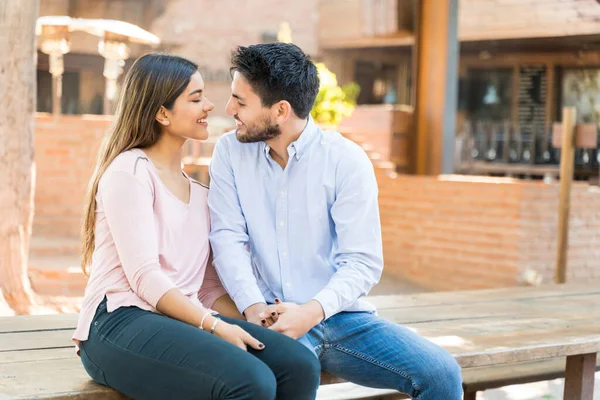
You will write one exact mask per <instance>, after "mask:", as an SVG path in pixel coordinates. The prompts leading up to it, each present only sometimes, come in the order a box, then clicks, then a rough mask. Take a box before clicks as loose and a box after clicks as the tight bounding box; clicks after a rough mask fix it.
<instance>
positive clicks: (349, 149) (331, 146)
mask: <svg viewBox="0 0 600 400" xmlns="http://www.w3.org/2000/svg"><path fill="white" fill-rule="evenodd" d="M321 145H323V146H325V147H326V148H327V151H328V152H329V153H333V154H334V155H335V156H337V157H340V158H344V159H354V160H356V159H364V158H365V157H366V158H368V157H367V154H366V152H365V150H364V149H363V148H362V147H361V146H360V145H358V144H357V143H356V142H353V141H352V140H350V139H348V138H347V137H345V136H344V135H342V134H341V133H339V132H337V131H332V130H321Z"/></svg>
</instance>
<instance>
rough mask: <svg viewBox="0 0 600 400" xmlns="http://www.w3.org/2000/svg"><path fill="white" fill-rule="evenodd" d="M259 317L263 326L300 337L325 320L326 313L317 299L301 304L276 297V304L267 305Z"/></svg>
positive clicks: (293, 337)
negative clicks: (283, 300) (282, 300)
mask: <svg viewBox="0 0 600 400" xmlns="http://www.w3.org/2000/svg"><path fill="white" fill-rule="evenodd" d="M259 317H260V319H261V324H262V325H263V326H265V327H268V328H269V329H272V330H274V331H277V332H279V333H283V334H284V335H286V336H289V337H291V338H292V339H298V338H300V337H302V336H304V335H305V334H306V333H307V332H308V331H310V330H311V329H312V328H313V327H314V326H315V325H317V324H318V323H320V322H321V321H323V319H325V314H324V312H323V308H322V307H321V304H320V303H319V302H318V301H316V300H311V301H309V302H308V303H305V304H302V305H299V304H296V303H288V302H286V303H284V302H281V301H280V300H279V299H275V304H274V305H271V306H267V307H266V308H265V309H264V311H262V312H261V313H259Z"/></svg>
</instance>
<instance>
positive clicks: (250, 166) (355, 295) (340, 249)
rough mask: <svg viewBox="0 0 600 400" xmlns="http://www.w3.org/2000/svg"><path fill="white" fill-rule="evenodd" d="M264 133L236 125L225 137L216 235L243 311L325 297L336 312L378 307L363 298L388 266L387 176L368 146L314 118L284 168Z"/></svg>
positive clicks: (218, 171) (215, 190)
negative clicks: (242, 137) (380, 183)
mask: <svg viewBox="0 0 600 400" xmlns="http://www.w3.org/2000/svg"><path fill="white" fill-rule="evenodd" d="M269 150H270V148H269V146H268V145H267V144H266V143H264V142H259V143H240V142H239V141H238V140H237V138H236V136H235V132H230V133H227V134H225V135H223V136H222V137H221V138H220V139H219V141H218V143H217V145H216V146H215V150H214V154H213V158H212V162H211V166H210V177H211V185H210V191H209V196H208V204H209V208H210V217H211V233H210V243H211V245H212V249H213V257H214V264H215V267H216V270H217V272H218V274H219V276H220V278H221V281H222V282H223V285H224V286H225V288H226V289H227V291H228V292H229V294H230V295H231V297H232V299H233V301H234V302H235V303H236V306H237V307H238V309H239V310H240V311H241V312H243V311H244V310H245V309H246V308H248V307H250V306H251V305H253V304H256V303H260V302H267V303H273V302H274V299H275V298H276V297H278V298H280V299H282V300H283V301H289V302H295V303H299V304H302V303H306V302H308V301H310V300H311V299H315V300H317V301H319V302H320V304H321V305H322V307H323V310H324V311H325V317H326V318H329V317H331V316H332V315H334V314H336V313H338V312H340V311H371V310H374V308H373V306H372V305H371V304H369V303H367V302H366V301H364V300H361V299H360V297H361V296H364V295H366V294H367V293H368V292H369V290H370V289H371V288H372V287H373V286H374V285H375V284H376V283H377V282H378V281H379V278H380V276H381V272H382V270H383V254H382V243H381V226H380V222H379V208H378V204H377V192H378V191H377V182H376V180H375V174H374V171H373V165H372V163H371V161H370V160H369V158H368V157H367V155H366V154H365V152H364V151H363V149H362V148H361V147H359V146H358V145H356V144H355V143H353V142H352V141H350V140H348V139H346V138H344V137H343V136H341V135H340V134H339V133H337V132H331V131H323V130H321V129H320V127H319V126H317V125H316V124H315V123H314V122H313V120H312V119H310V118H309V121H308V123H307V125H306V128H305V129H304V131H303V132H302V134H301V135H300V137H299V139H298V140H297V141H295V142H294V143H291V144H290V145H289V147H288V154H289V161H288V163H287V165H286V167H285V169H283V168H281V166H280V165H279V164H277V162H275V161H274V160H273V159H272V158H271V156H270V155H269Z"/></svg>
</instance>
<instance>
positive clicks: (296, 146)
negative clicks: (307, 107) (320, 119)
mask: <svg viewBox="0 0 600 400" xmlns="http://www.w3.org/2000/svg"><path fill="white" fill-rule="evenodd" d="M318 132H319V127H318V126H317V124H315V121H314V120H313V118H312V117H311V116H310V115H309V116H308V121H307V122H306V126H305V127H304V130H303V131H302V133H301V134H300V136H299V137H298V139H297V140H296V141H295V142H292V143H290V145H289V146H288V154H289V156H290V157H292V156H293V157H296V160H300V158H301V157H302V155H303V154H304V153H305V152H306V150H307V149H308V147H309V146H310V144H311V143H312V141H313V139H314V138H315V137H316V136H317V133H318ZM262 145H263V151H264V152H265V156H266V157H269V151H271V146H269V145H268V144H267V143H266V142H262Z"/></svg>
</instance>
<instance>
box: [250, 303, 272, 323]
mask: <svg viewBox="0 0 600 400" xmlns="http://www.w3.org/2000/svg"><path fill="white" fill-rule="evenodd" d="M266 309H267V304H266V303H256V304H252V305H251V306H250V307H248V308H246V309H245V310H244V315H245V316H246V320H247V321H248V322H252V323H253V324H256V325H261V326H271V324H272V323H273V319H272V318H271V319H268V318H263V317H261V314H262V313H264V311H265V310H266ZM267 324H268V325H267Z"/></svg>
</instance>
